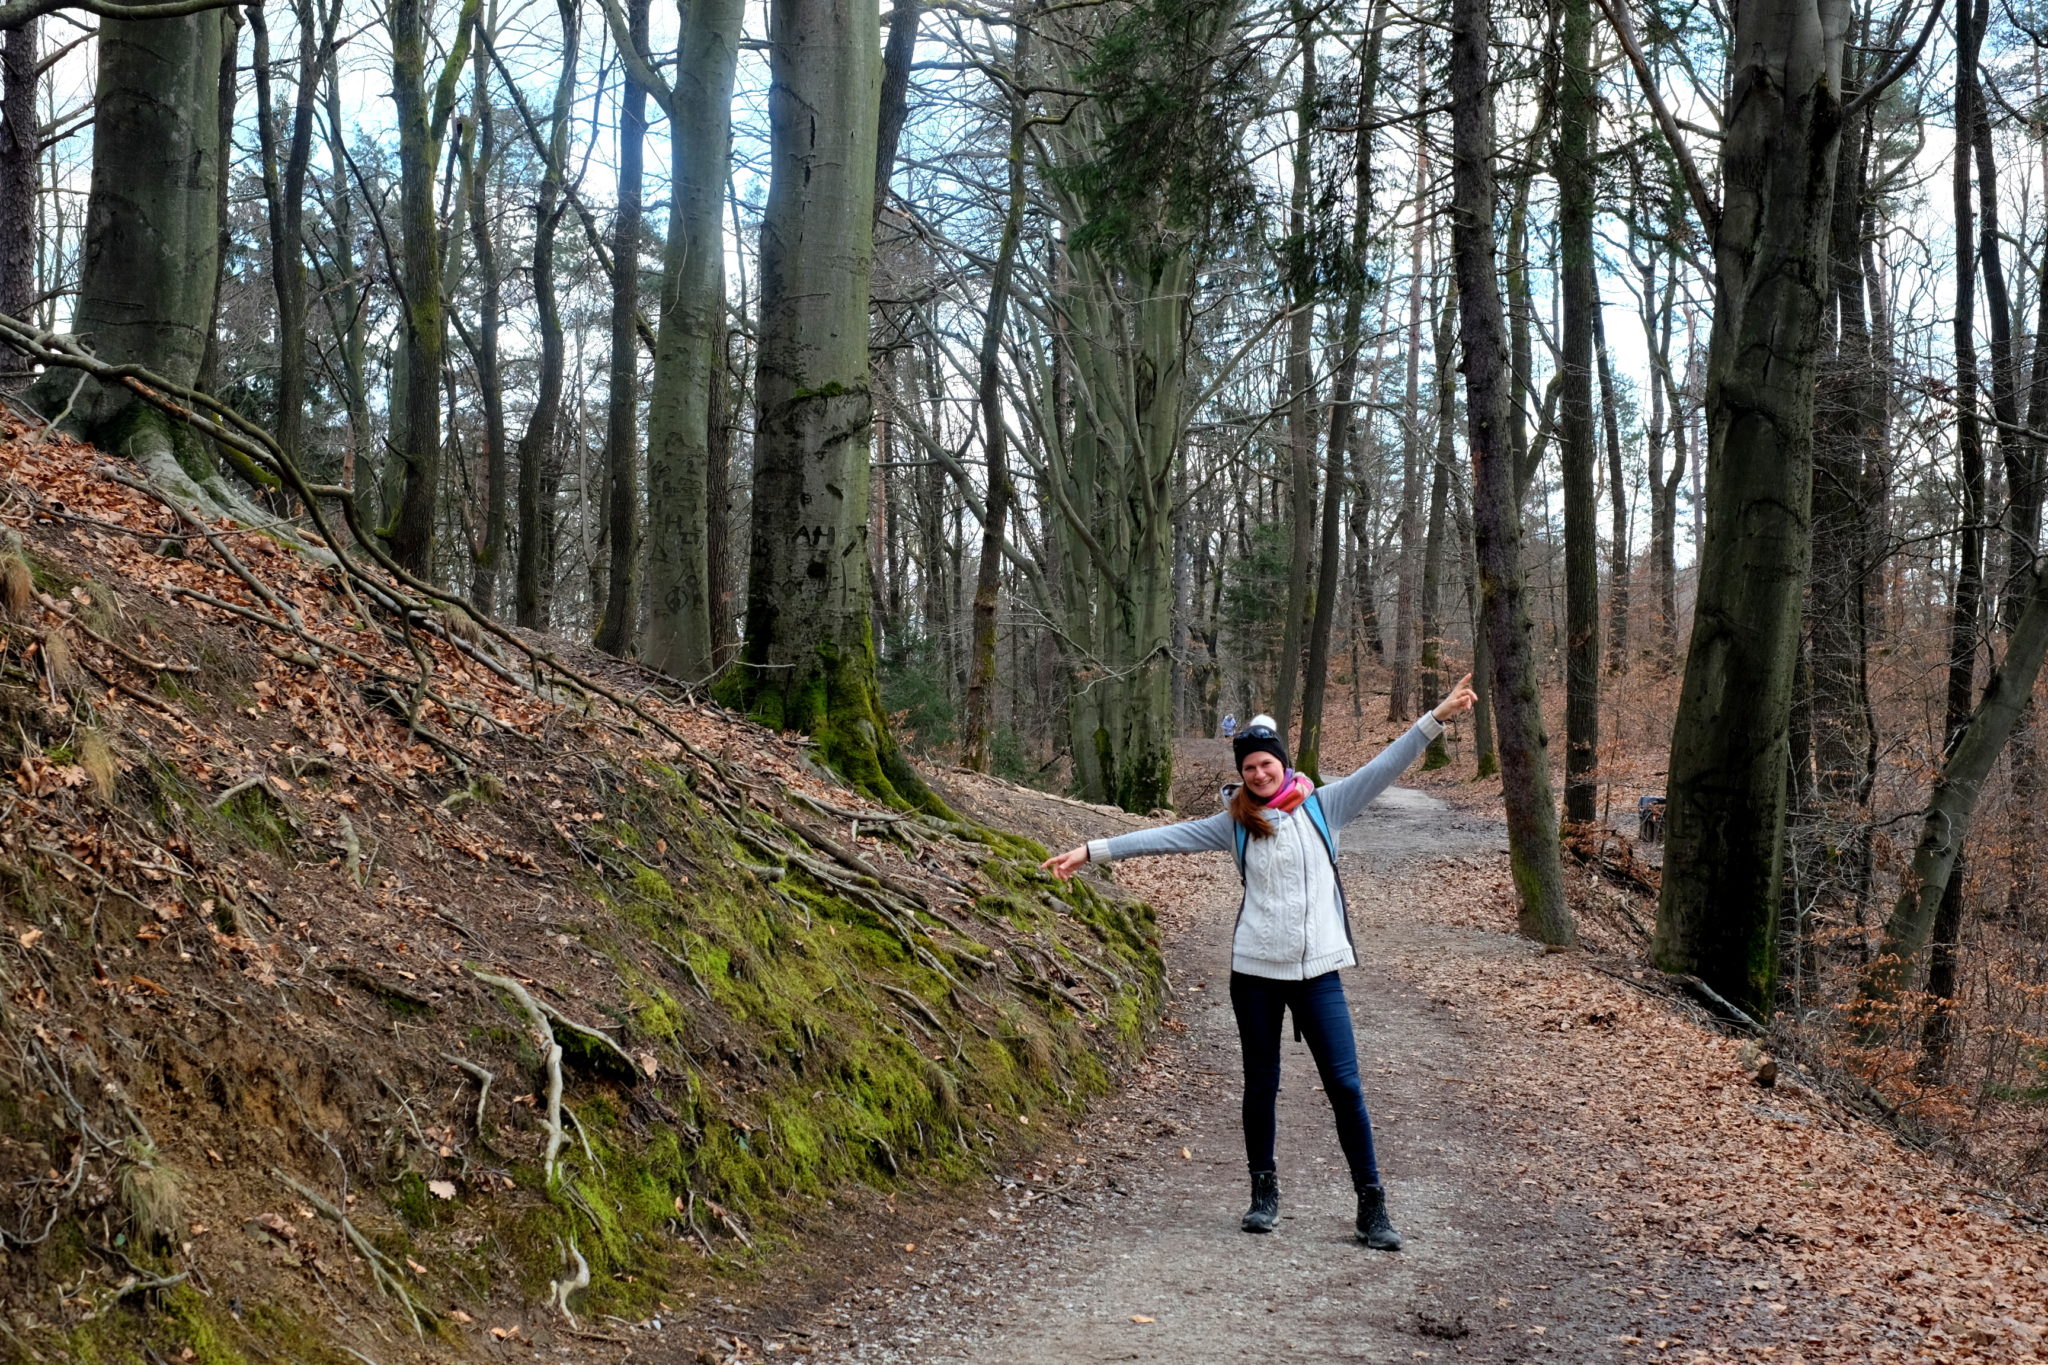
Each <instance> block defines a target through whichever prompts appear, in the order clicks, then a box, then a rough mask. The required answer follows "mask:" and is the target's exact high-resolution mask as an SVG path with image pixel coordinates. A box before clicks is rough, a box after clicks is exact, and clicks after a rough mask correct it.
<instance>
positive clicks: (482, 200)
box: [468, 43, 512, 616]
mask: <svg viewBox="0 0 2048 1365" xmlns="http://www.w3.org/2000/svg"><path fill="white" fill-rule="evenodd" d="M485 47H486V45H485V44H483V43H478V44H477V47H476V52H475V54H474V56H475V72H476V95H475V101H476V114H475V118H476V150H475V161H474V164H472V165H471V166H470V167H469V168H468V178H469V233H470V242H471V244H472V247H473V249H474V251H475V253H476V270H477V330H476V382H477V389H478V391H479V392H478V398H479V400H480V401H481V402H482V404H483V409H484V478H483V500H484V527H483V538H482V540H481V541H480V543H479V544H478V545H477V551H476V562H475V564H474V565H473V566H472V572H471V576H470V590H469V592H470V595H469V600H470V601H471V602H473V603H475V604H476V606H477V609H478V610H480V611H482V612H483V613H484V614H485V615H487V616H493V615H496V614H497V610H498V579H499V577H500V576H501V569H502V567H503V565H504V561H505V536H506V515H505V513H506V504H507V501H508V500H507V497H506V494H507V491H508V490H507V487H506V485H507V484H508V483H509V481H510V478H511V470H512V461H511V452H510V451H509V450H507V449H506V440H507V437H506V434H505V394H504V380H503V376H502V372H501V369H500V366H499V363H498V332H499V329H500V327H501V326H502V325H503V321H504V314H505V304H504V285H503V281H502V280H501V278H500V277H499V273H498V244H497V234H496V232H495V231H494V229H493V224H492V221H491V212H490V200H491V196H490V179H491V172H492V171H493V170H494V169H495V168H496V166H497V160H498V132H497V123H496V120H495V119H494V118H493V117H492V115H491V69H490V58H489V55H488V53H487V52H486V51H485Z"/></svg>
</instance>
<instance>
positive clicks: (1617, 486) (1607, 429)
mask: <svg viewBox="0 0 2048 1365" xmlns="http://www.w3.org/2000/svg"><path fill="white" fill-rule="evenodd" d="M1593 358H1594V363H1595V364H1596V365H1597V366H1598V367H1599V370H1600V430H1601V434H1602V435H1603V436H1604V437H1605V438H1606V440H1607V494H1608V500H1609V502H1610V503H1611V504H1612V508H1611V510H1612V512H1613V519H1612V520H1611V521H1610V523H1609V527H1610V529H1609V531H1608V536H1609V547H1608V551H1607V651H1606V652H1607V672H1608V673H1609V674H1613V675H1619V674H1623V673H1626V672H1628V614H1629V578H1630V571H1631V568H1632V565H1631V563H1630V561H1631V559H1632V556H1631V555H1630V554H1629V526H1628V523H1629V498H1630V494H1631V489H1630V487H1629V482H1628V471H1627V469H1626V468H1624V467H1623V464H1622V457H1621V411H1620V403H1619V401H1618V399H1617V396H1616V394H1615V388H1614V365H1613V363H1612V362H1611V361H1610V359H1609V358H1608V354H1607V324H1606V322H1605V320H1604V314H1603V310H1601V309H1599V308H1595V309H1594V310H1593Z"/></svg>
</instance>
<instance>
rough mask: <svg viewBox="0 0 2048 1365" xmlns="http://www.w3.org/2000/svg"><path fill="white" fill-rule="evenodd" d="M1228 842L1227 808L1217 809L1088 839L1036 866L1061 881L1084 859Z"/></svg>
mask: <svg viewBox="0 0 2048 1365" xmlns="http://www.w3.org/2000/svg"><path fill="white" fill-rule="evenodd" d="M1230 846H1231V837H1230V812H1229V811H1218V812H1216V814H1214V815H1207V816H1203V817H1202V818H1201V819H1199V820H1183V821H1181V822H1180V823H1179V824H1174V825H1161V826H1160V827H1159V828H1158V829H1141V830H1137V831H1136V832H1134V833H1131V834H1119V835H1117V836H1116V837H1115V838H1114V839H1090V840H1089V841H1088V842H1087V843H1085V844H1081V845H1079V846H1078V847H1075V848H1070V849H1068V850H1067V851H1066V852H1065V853H1055V854H1054V855H1053V856H1052V857H1050V858H1047V859H1046V860H1045V861H1044V862H1042V863H1040V864H1039V866H1040V867H1042V868H1044V869H1045V870H1046V871H1048V872H1050V873H1052V875H1053V876H1055V877H1058V878H1059V879H1060V880H1061V881H1065V880H1066V879H1067V878H1069V877H1071V876H1073V875H1074V874H1075V873H1076V872H1078V871H1080V870H1081V865H1082V864H1083V863H1091V862H1094V863H1106V862H1111V861H1113V860H1115V859H1117V858H1145V857H1150V856H1153V855H1155V854H1161V853H1213V852H1220V851H1227V850H1228V849H1229V848H1230Z"/></svg>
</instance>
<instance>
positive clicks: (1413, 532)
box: [1387, 144, 1429, 720]
mask: <svg viewBox="0 0 2048 1365" xmlns="http://www.w3.org/2000/svg"><path fill="white" fill-rule="evenodd" d="M1423 145H1424V146H1426V144H1423ZM1415 179H1416V185H1417V190H1416V195H1417V198H1418V199H1420V200H1421V201H1422V202H1424V203H1427V202H1428V190H1429V156H1428V153H1427V151H1426V150H1418V151H1417V152H1416V158H1415ZM1424 222H1425V215H1420V214H1418V215H1417V217H1416V222H1415V228H1414V231H1413V233H1412V235H1411V236H1410V238H1409V242H1408V385H1407V396H1406V397H1405V398H1404V399H1403V401H1402V404H1401V515H1400V530H1401V562H1400V563H1399V565H1397V566H1396V576H1395V580H1394V672H1393V677H1392V679H1391V680H1390V682H1389V684H1388V687H1387V719H1388V720H1407V719H1408V718H1409V715H1410V713H1411V711H1412V708H1413V701H1412V697H1411V694H1412V692H1413V690H1414V685H1415V593H1416V588H1417V584H1416V581H1415V580H1416V571H1417V570H1418V569H1419V568H1420V567H1421V563H1422V545H1421V540H1422V241H1423V230H1424Z"/></svg>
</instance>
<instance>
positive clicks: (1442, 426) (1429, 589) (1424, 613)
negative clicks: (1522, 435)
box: [1417, 298, 1458, 771]
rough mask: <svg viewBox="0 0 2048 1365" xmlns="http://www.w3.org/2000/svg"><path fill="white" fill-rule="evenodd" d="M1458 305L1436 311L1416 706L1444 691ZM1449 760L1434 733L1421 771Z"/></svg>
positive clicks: (1449, 304)
mask: <svg viewBox="0 0 2048 1365" xmlns="http://www.w3.org/2000/svg"><path fill="white" fill-rule="evenodd" d="M1456 306H1457V303H1456V300H1455V298H1447V299H1445V300H1444V304H1443V308H1442V310H1441V311H1440V312H1439V313H1438V314H1437V327H1436V385H1435V387H1436V452H1435V454H1434V455H1433V456H1432V457H1431V459H1430V462H1429V522H1428V529H1427V530H1426V531H1425V532H1424V533H1423V540H1422V602H1421V604H1420V605H1421V613H1420V620H1421V626H1422V649H1421V652H1420V659H1419V663H1420V665H1421V670H1422V696H1421V698H1420V699H1419V700H1418V702H1417V709H1420V708H1421V707H1424V706H1430V705H1434V702H1433V701H1432V700H1431V699H1432V698H1435V697H1440V696H1442V695H1443V694H1444V691H1445V690H1446V689H1445V687H1444V677H1443V672H1444V639H1443V629H1444V622H1443V596H1444V587H1443V585H1444V557H1445V555H1446V554H1447V553H1448V546H1447V543H1446V541H1445V537H1444V520H1445V517H1446V515H1447V513H1448V509H1449V503H1450V496H1451V462H1452V461H1453V460H1454V459H1456V458H1457V447H1456V440H1457V438H1456V436H1455V434H1454V432H1453V427H1454V426H1455V424H1456V422H1457V416H1458V394H1457V381H1456V380H1455V378H1454V377H1453V376H1454V375H1455V374H1456V373H1457V371H1456V370H1455V369H1454V368H1453V366H1454V360H1453V351H1452V330H1451V314H1452V309H1454V308H1455V307H1456ZM1450 761H1451V753H1450V748H1449V746H1448V745H1446V744H1445V742H1444V737H1443V735H1438V736H1437V737H1436V738H1435V739H1432V740H1431V741H1430V742H1429V748H1428V750H1427V751H1426V752H1425V753H1424V754H1423V756H1422V767H1423V770H1424V771H1429V770H1431V769H1435V768H1442V767H1447V766H1449V764H1450Z"/></svg>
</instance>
